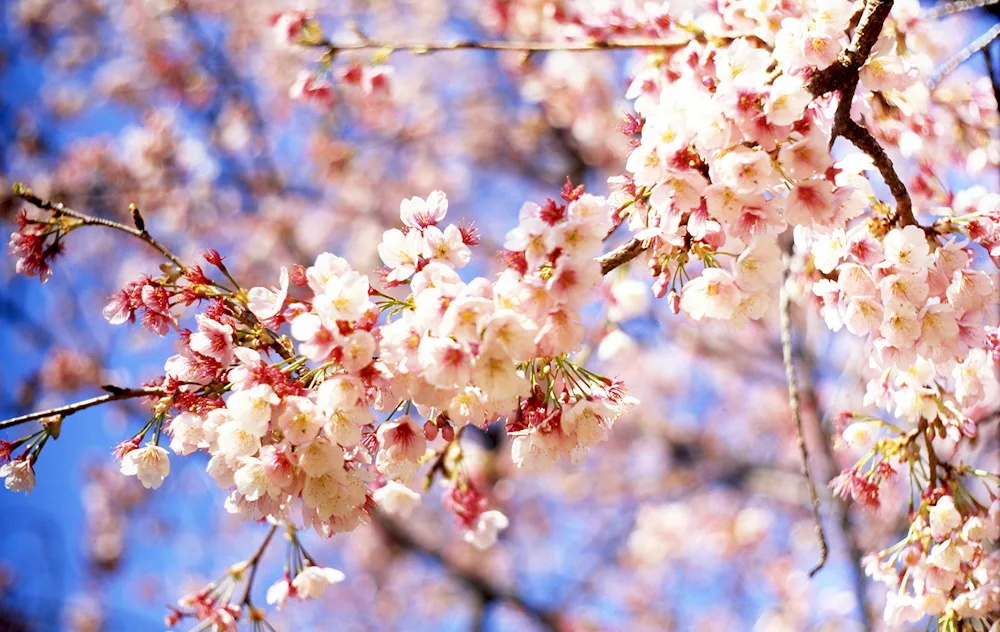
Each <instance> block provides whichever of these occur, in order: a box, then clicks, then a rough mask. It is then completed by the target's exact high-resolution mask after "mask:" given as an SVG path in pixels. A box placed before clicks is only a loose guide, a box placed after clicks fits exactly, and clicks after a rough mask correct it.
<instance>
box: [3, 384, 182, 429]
mask: <svg viewBox="0 0 1000 632" xmlns="http://www.w3.org/2000/svg"><path fill="white" fill-rule="evenodd" d="M165 394H166V393H165V392H164V391H163V390H162V389H159V388H123V389H116V390H115V392H114V393H108V394H107V395H101V396H99V397H91V398H90V399H85V400H83V401H79V402H75V403H73V404H66V405H65V406H58V407H56V408H49V409H48V410H40V411H37V412H33V413H28V414H27V415H21V416H20V417H12V418H10V419H6V420H4V421H2V422H0V430H6V429H7V428H13V427H14V426H19V425H21V424H26V423H28V422H29V421H35V420H36V419H42V418H44V417H53V416H61V417H67V416H69V415H72V414H73V413H77V412H80V411H81V410H86V409H88V408H93V407H94V406H100V405H101V404H107V403H108V402H117V401H121V400H123V399H134V398H136V397H152V396H156V395H161V396H162V395H165Z"/></svg>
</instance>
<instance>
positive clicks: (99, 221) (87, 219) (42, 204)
mask: <svg viewBox="0 0 1000 632" xmlns="http://www.w3.org/2000/svg"><path fill="white" fill-rule="evenodd" d="M14 195H16V196H17V197H19V198H21V199H22V200H24V201H25V202H27V203H29V204H32V205H34V206H37V207H38V208H40V209H42V210H45V211H50V212H52V213H55V214H56V215H66V216H68V217H72V218H74V219H78V220H80V221H81V222H83V225H84V226H104V227H106V228H112V229H114V230H118V231H121V232H123V233H127V234H129V235H132V236H133V237H138V238H139V239H140V240H142V241H144V242H146V243H147V244H149V245H150V246H152V247H153V248H155V249H156V250H157V251H159V253H160V254H162V255H163V256H164V257H166V258H167V259H169V260H170V262H171V263H173V264H174V265H175V266H177V267H178V268H179V269H180V270H181V272H183V271H184V270H187V266H185V265H184V262H183V261H181V259H180V257H178V256H177V255H175V254H174V253H172V252H170V250H169V249H168V248H167V247H166V246H164V245H163V244H161V243H160V242H159V241H157V240H156V239H153V237H152V236H151V235H150V234H149V233H148V232H146V230H145V228H142V229H139V228H132V227H131V226H126V225H125V224H120V223H118V222H115V221H113V220H110V219H104V218H103V217H93V216H90V215H85V214H83V213H78V212H77V211H74V210H73V209H71V208H69V207H67V206H65V205H63V203H62V202H56V203H55V204H53V203H52V202H50V201H49V200H43V199H42V198H40V197H38V196H37V195H35V193H34V192H33V191H32V190H31V189H29V188H28V187H26V186H24V185H22V184H15V185H14ZM133 216H134V217H137V218H138V217H139V215H138V211H135V210H133ZM140 222H141V220H140V219H137V220H136V223H137V224H140Z"/></svg>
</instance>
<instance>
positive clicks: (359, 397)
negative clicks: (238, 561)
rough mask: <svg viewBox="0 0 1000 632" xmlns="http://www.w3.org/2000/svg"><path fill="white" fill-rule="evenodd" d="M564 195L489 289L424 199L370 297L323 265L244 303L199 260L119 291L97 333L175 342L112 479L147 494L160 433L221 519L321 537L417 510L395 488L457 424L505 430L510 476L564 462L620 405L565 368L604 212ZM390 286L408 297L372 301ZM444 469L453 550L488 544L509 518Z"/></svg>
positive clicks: (333, 266)
mask: <svg viewBox="0 0 1000 632" xmlns="http://www.w3.org/2000/svg"><path fill="white" fill-rule="evenodd" d="M564 195H565V198H566V199H565V200H564V201H565V203H557V202H555V201H553V200H549V201H548V202H547V203H546V204H545V205H544V206H538V205H534V204H528V205H526V206H525V207H524V209H522V213H521V221H520V224H519V226H518V227H517V228H515V229H514V230H512V231H511V232H510V233H509V235H508V237H507V240H506V242H505V247H506V250H505V252H504V255H503V259H504V260H505V261H506V262H507V264H508V267H507V268H506V269H505V270H504V271H503V272H502V273H500V274H499V275H498V276H497V278H496V279H495V280H493V281H491V280H489V279H486V278H483V277H477V278H475V279H472V280H470V281H468V282H466V281H463V280H462V278H461V277H460V276H459V274H458V272H457V271H458V270H459V269H461V268H462V267H464V266H465V265H466V264H467V263H468V262H469V261H470V257H471V248H472V247H473V246H475V245H476V244H477V243H478V237H477V236H476V233H475V230H474V229H473V228H472V227H461V228H460V227H458V226H456V225H453V224H452V225H447V226H444V227H443V228H442V227H441V222H442V221H443V220H444V218H445V215H446V213H447V209H448V201H447V198H446V197H445V195H444V194H443V193H441V192H440V191H435V192H433V193H432V194H431V195H429V196H428V197H427V199H422V198H411V199H408V200H404V201H403V203H402V204H401V206H400V218H401V220H402V223H403V225H404V227H405V230H406V232H403V231H401V230H399V229H391V230H388V231H386V232H385V234H384V235H383V239H382V243H381V244H379V247H378V251H379V254H380V256H381V257H382V260H383V262H384V263H385V264H386V266H387V269H386V270H385V271H383V274H382V276H383V278H384V281H385V290H386V291H381V290H378V289H376V288H375V287H374V286H373V285H372V284H371V282H370V281H369V278H368V277H367V276H365V275H363V274H360V273H358V272H357V271H355V270H354V269H352V268H351V266H350V265H349V264H348V262H347V261H346V260H344V259H342V258H340V257H338V256H335V255H332V254H329V253H324V254H321V255H319V256H318V257H317V258H316V260H315V262H314V264H313V265H311V266H309V267H304V266H295V267H294V268H293V269H292V271H291V272H289V271H288V270H287V269H282V272H281V275H280V279H279V282H278V284H277V286H275V287H254V288H250V289H247V290H244V289H240V288H239V286H238V285H236V282H235V281H234V280H233V279H232V277H231V274H230V273H229V271H228V269H227V268H226V265H225V263H224V262H223V257H221V256H220V255H219V254H218V253H217V252H215V251H208V252H206V253H205V255H204V257H205V261H206V262H207V263H208V265H209V266H210V268H209V269H215V270H217V271H218V272H220V273H221V274H222V276H224V277H225V278H226V280H225V281H214V280H212V279H211V278H210V275H209V274H206V272H205V270H203V269H202V268H201V267H200V266H187V267H184V268H181V269H168V271H167V272H165V273H164V274H163V275H162V276H159V277H152V276H144V277H142V278H140V279H138V280H137V281H134V282H132V283H130V284H129V285H128V286H127V287H126V288H124V289H123V290H122V291H120V292H119V293H117V294H116V295H114V296H113V297H112V298H111V300H110V302H109V303H108V305H107V307H106V309H105V317H106V318H107V319H108V320H109V321H110V322H112V323H125V322H135V321H136V320H139V319H141V321H142V323H143V324H144V325H145V326H146V327H147V328H148V329H149V330H150V331H152V332H155V333H157V334H159V335H165V334H167V333H168V332H169V331H170V330H171V329H178V330H179V336H178V343H177V349H176V353H175V354H174V355H173V356H171V357H170V358H168V359H167V361H166V362H165V365H164V377H163V378H162V380H159V381H154V382H151V383H150V385H149V386H150V387H151V388H155V389H158V395H156V396H153V397H152V399H153V400H154V401H155V405H154V410H155V415H154V417H153V418H152V419H151V420H150V422H149V423H148V424H147V425H146V426H145V427H144V428H143V429H142V430H141V431H140V432H138V433H136V434H135V435H134V436H133V437H132V438H131V439H129V440H127V441H125V442H123V443H122V444H121V445H119V446H118V448H117V449H116V450H115V454H116V456H118V458H119V459H120V460H121V471H122V473H123V474H126V475H134V476H136V477H137V478H138V479H139V480H140V481H141V482H142V484H143V485H144V486H146V487H148V488H157V487H159V486H160V485H161V484H162V483H163V481H164V479H165V478H166V477H167V476H168V475H169V471H170V463H169V457H168V454H167V451H166V450H165V449H164V448H163V447H161V446H160V445H159V443H160V437H161V434H165V435H166V436H167V437H169V445H170V448H171V450H172V451H173V452H174V453H176V454H178V455H188V454H191V453H193V452H195V451H205V452H207V453H208V454H209V455H210V457H211V458H210V460H209V463H208V467H207V469H208V472H209V474H210V475H211V476H212V477H213V479H214V480H215V481H216V483H217V484H218V485H219V486H220V487H221V488H223V489H226V490H229V496H228V498H227V500H226V508H227V509H228V510H229V511H230V512H231V513H234V514H238V515H241V516H244V517H246V518H248V519H255V520H259V519H264V518H266V519H269V520H272V521H284V522H288V523H295V524H299V525H301V526H303V527H309V528H312V529H314V530H315V531H316V532H318V533H320V534H322V535H324V536H330V535H332V534H334V533H339V532H343V531H350V530H352V529H353V528H355V527H356V526H357V525H358V524H360V523H362V522H366V521H367V520H368V518H369V515H370V514H371V512H372V511H373V510H374V509H375V508H376V507H378V506H381V505H384V506H385V507H384V509H385V510H386V511H387V512H390V513H398V514H403V513H405V512H407V511H409V510H410V509H411V508H412V504H413V503H414V501H415V499H418V498H419V496H418V495H417V494H416V493H415V492H414V491H413V490H412V489H411V488H410V487H409V486H408V484H409V483H410V482H411V480H412V479H413V477H414V475H415V474H416V472H417V471H418V469H419V468H420V467H421V466H422V465H423V464H425V463H427V462H428V459H430V458H432V457H433V455H434V454H435V453H437V454H439V455H440V456H439V457H438V458H439V459H443V458H444V455H445V454H446V453H447V452H448V451H449V449H453V448H454V446H455V445H458V444H457V438H458V434H459V432H460V431H461V429H462V428H463V427H464V426H465V425H467V424H472V425H474V426H479V427H485V426H486V425H488V424H490V423H492V422H494V421H496V420H499V419H505V420H506V423H507V425H508V428H509V429H510V430H511V432H512V434H513V435H514V443H513V451H514V459H515V461H516V462H517V463H518V464H519V465H523V464H533V465H550V464H551V463H552V462H553V461H554V460H556V459H557V458H559V457H561V456H572V457H573V458H579V457H580V456H581V455H583V454H585V453H586V451H587V449H588V448H590V447H592V446H594V445H596V444H597V443H599V442H601V441H603V440H604V439H605V438H606V436H607V430H608V428H609V427H610V425H611V424H612V423H613V422H614V420H615V419H616V418H617V417H618V416H619V415H620V414H621V412H622V411H623V410H624V409H625V407H626V406H627V405H628V404H629V403H630V401H631V400H629V399H628V398H626V397H625V396H624V389H623V387H622V385H621V384H620V383H618V382H616V381H614V380H611V379H608V378H604V377H602V376H600V375H598V374H596V373H593V372H592V371H590V370H589V369H587V368H585V367H583V366H580V365H578V364H575V363H574V362H573V361H572V360H571V358H570V354H571V353H572V352H573V351H575V350H577V349H578V348H579V347H580V345H581V343H582V341H583V331H584V329H583V325H582V322H581V318H582V317H581V315H580V311H581V308H582V307H583V306H584V304H586V303H587V302H589V301H590V300H591V299H592V297H593V295H594V292H595V290H596V289H597V287H598V286H599V284H600V282H601V279H602V274H601V269H600V264H599V263H598V262H597V261H596V260H595V256H596V255H597V254H599V253H600V251H601V243H602V239H603V237H604V236H605V235H606V234H607V232H608V230H609V228H610V223H609V222H610V220H609V218H608V211H607V204H606V202H605V200H604V199H603V198H598V197H595V196H592V195H588V194H584V193H582V189H572V188H570V187H567V188H566V190H565V191H564ZM401 288H405V289H406V290H408V292H409V294H408V296H406V297H405V298H396V297H394V296H392V295H390V294H388V293H386V292H390V291H395V290H399V289H401ZM196 303H206V304H205V305H203V306H202V307H201V308H200V309H199V310H198V311H197V313H196V314H195V315H194V319H193V320H194V324H195V325H196V328H195V329H194V330H193V331H192V330H188V329H183V328H181V325H180V320H179V319H178V318H177V315H176V314H175V311H176V306H177V305H193V304H196ZM282 329H285V330H287V332H288V335H287V336H284V335H281V334H280V333H279V332H280V331H281V330H282ZM274 354H277V355H278V356H280V358H281V359H280V360H279V359H272V358H273V356H274ZM421 418H422V419H423V421H421V420H420V419H421ZM439 439H440V440H441V441H443V444H442V443H440V442H439V443H437V444H436V443H435V442H437V441H438V440H439ZM143 442H145V445H142V444H143ZM435 445H439V446H442V447H440V448H435V447H434V446H435ZM4 467H5V468H6V469H7V470H10V473H9V474H10V475H9V476H7V483H8V485H9V486H13V487H19V488H24V487H26V486H27V485H26V484H24V483H21V482H20V481H22V480H26V478H25V476H24V475H21V474H18V472H20V470H17V471H15V469H16V468H17V467H20V466H18V465H17V464H16V463H13V464H9V465H6V466H4ZM21 469H24V468H21ZM27 470H28V472H29V473H30V465H29V466H28V468H27ZM441 470H442V471H444V472H446V473H447V477H446V478H447V480H448V483H447V484H448V486H449V490H450V491H449V492H448V493H447V494H446V505H447V506H448V507H449V509H451V510H452V511H453V512H454V513H455V515H456V520H457V522H458V524H459V525H460V527H461V528H462V529H463V531H464V532H465V533H466V538H467V539H468V540H469V541H470V542H472V543H474V544H476V545H477V546H489V545H490V544H492V543H493V542H495V541H496V537H497V533H498V532H499V531H500V530H502V529H503V528H505V527H506V525H507V519H506V517H505V516H503V514H502V513H500V512H499V511H497V510H495V509H490V507H489V502H488V500H487V498H486V496H484V495H483V493H481V492H480V491H479V490H478V489H477V488H476V487H475V486H474V485H472V484H471V482H470V481H468V480H464V479H463V478H462V476H461V470H460V468H450V469H449V468H441ZM5 473H6V471H5ZM432 474H433V472H432Z"/></svg>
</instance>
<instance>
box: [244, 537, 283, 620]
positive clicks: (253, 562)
mask: <svg viewBox="0 0 1000 632" xmlns="http://www.w3.org/2000/svg"><path fill="white" fill-rule="evenodd" d="M278 524H280V523H277V524H273V525H271V529H270V530H269V531H268V532H267V535H266V536H265V537H264V541H263V542H261V543H260V547H258V548H257V552H256V553H254V554H253V557H251V558H250V559H249V560H247V564H248V565H249V567H250V576H249V577H247V586H246V590H244V591H243V599H241V600H240V602H239V603H240V605H243V604H246V605H248V606H249V605H251V602H250V591H251V590H252V589H253V581H254V579H255V578H256V577H257V569H258V568H259V567H260V558H261V557H263V556H264V551H266V550H267V547H268V546H269V545H270V544H271V539H272V538H273V537H274V532H275V531H277V530H278Z"/></svg>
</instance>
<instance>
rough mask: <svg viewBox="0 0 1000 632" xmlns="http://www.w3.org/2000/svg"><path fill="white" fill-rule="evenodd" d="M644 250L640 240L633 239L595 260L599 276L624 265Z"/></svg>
mask: <svg viewBox="0 0 1000 632" xmlns="http://www.w3.org/2000/svg"><path fill="white" fill-rule="evenodd" d="M645 249H646V248H645V247H644V246H643V245H642V240H641V239H636V238H634V237H633V238H632V239H630V240H628V241H627V242H625V243H624V244H622V245H621V246H618V247H617V248H615V249H614V250H612V251H611V252H608V253H605V254H603V255H601V256H600V257H598V258H597V263H599V264H601V274H602V275H604V274H607V273H609V272H611V271H612V270H614V269H615V268H617V267H619V266H622V265H625V264H626V263H628V262H629V261H631V260H633V259H635V258H636V257H638V256H639V253H641V252H642V251H643V250H645Z"/></svg>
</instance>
